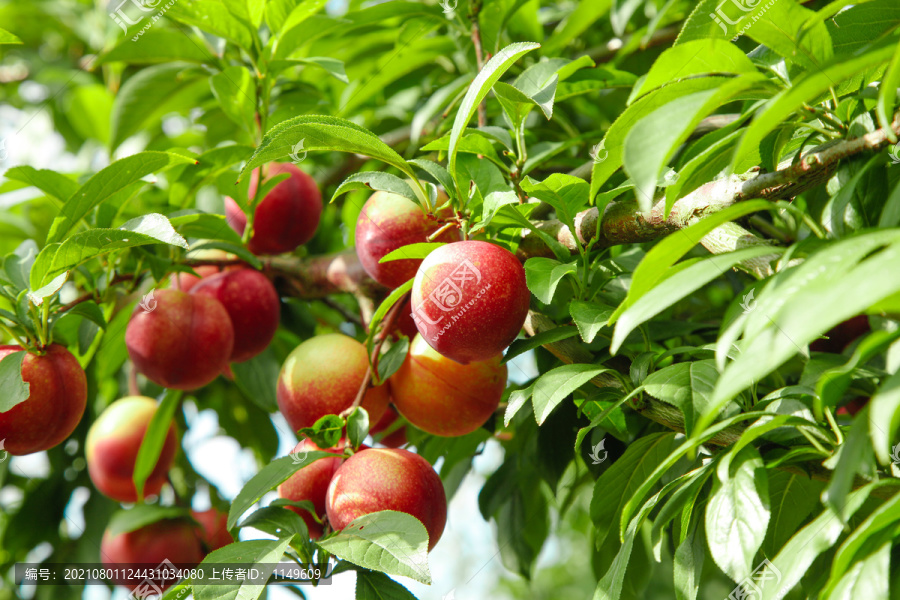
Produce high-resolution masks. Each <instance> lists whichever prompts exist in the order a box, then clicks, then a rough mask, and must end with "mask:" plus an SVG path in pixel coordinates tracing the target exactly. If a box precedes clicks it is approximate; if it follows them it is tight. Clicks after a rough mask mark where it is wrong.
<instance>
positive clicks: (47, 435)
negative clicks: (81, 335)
mask: <svg viewBox="0 0 900 600" xmlns="http://www.w3.org/2000/svg"><path fill="white" fill-rule="evenodd" d="M21 351H22V348H21V347H19V346H0V360H2V359H4V358H6V357H7V356H9V355H10V354H13V353H15V352H21ZM21 373H22V380H23V381H25V383H27V384H28V386H29V387H28V398H26V399H25V401H24V402H20V403H19V404H16V405H15V406H13V407H12V408H11V409H9V410H8V411H6V412H0V440H2V441H3V449H4V450H6V451H7V452H9V453H10V454H14V455H20V456H21V455H23V454H31V453H32V452H40V451H41V450H49V449H50V448H53V447H54V446H57V445H59V444H61V443H62V442H64V441H65V440H66V438H68V437H69V436H70V435H71V434H72V432H73V431H75V428H76V427H77V426H78V423H79V422H80V421H81V417H82V416H83V415H84V408H85V405H86V403H87V378H86V377H85V375H84V370H82V368H81V365H80V364H78V360H77V359H76V358H75V357H74V356H73V355H72V353H71V352H69V351H68V350H67V349H66V348H65V347H64V346H60V345H59V344H51V345H50V346H47V347H46V348H44V350H43V353H42V354H34V353H31V352H29V353H27V354H26V355H25V357H24V358H23V359H22V370H21ZM5 393H6V392H5V390H0V395H3V394H5Z"/></svg>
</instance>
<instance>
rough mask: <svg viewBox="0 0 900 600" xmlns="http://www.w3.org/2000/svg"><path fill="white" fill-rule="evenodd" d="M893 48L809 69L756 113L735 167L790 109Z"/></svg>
mask: <svg viewBox="0 0 900 600" xmlns="http://www.w3.org/2000/svg"><path fill="white" fill-rule="evenodd" d="M893 51H894V49H893V47H890V46H889V47H886V48H881V49H878V50H873V51H871V52H868V53H866V54H863V55H862V56H858V57H853V58H850V59H849V60H843V61H840V62H834V63H832V64H830V65H828V66H826V67H824V68H823V69H821V70H819V71H815V72H811V73H809V74H808V75H807V76H806V77H804V78H803V79H801V80H800V81H798V82H797V83H796V84H795V85H794V86H792V87H790V88H788V89H787V90H785V91H784V92H782V93H780V94H778V95H777V96H775V97H774V98H772V100H770V101H769V102H768V103H767V104H766V106H765V107H763V109H762V110H761V111H760V112H759V113H758V114H757V115H756V117H755V118H754V119H753V123H752V124H751V125H750V127H749V128H748V129H747V133H745V134H744V137H743V138H741V142H740V144H739V145H738V147H737V150H735V153H734V158H733V159H732V161H731V166H732V168H734V167H735V166H736V165H737V164H738V163H740V162H741V161H742V160H743V159H744V158H745V157H746V156H748V155H750V154H751V153H753V152H756V151H758V148H759V146H760V144H761V143H762V140H763V138H764V137H765V136H766V135H768V134H769V133H770V132H772V131H773V130H774V129H775V128H776V127H778V126H779V125H780V124H781V123H783V122H784V121H786V120H787V119H788V117H789V116H790V115H791V113H793V112H794V111H796V110H798V109H799V108H800V107H801V106H802V105H803V104H804V103H806V102H810V101H813V100H814V99H815V98H816V97H818V96H819V95H820V94H823V93H825V92H826V91H828V89H829V88H831V87H834V86H835V85H837V84H838V83H840V82H841V81H843V80H845V79H847V78H848V77H851V76H853V75H855V74H856V73H859V72H860V71H864V70H865V69H868V68H870V67H873V66H875V65H878V64H881V63H883V62H886V61H888V60H890V58H891V56H892V55H893Z"/></svg>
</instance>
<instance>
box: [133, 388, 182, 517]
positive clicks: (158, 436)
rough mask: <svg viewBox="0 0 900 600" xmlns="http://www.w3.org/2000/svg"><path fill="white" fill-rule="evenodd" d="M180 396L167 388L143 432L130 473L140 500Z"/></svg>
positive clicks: (154, 466)
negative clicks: (132, 471)
mask: <svg viewBox="0 0 900 600" xmlns="http://www.w3.org/2000/svg"><path fill="white" fill-rule="evenodd" d="M181 396H182V392H180V391H177V390H168V391H167V392H166V395H165V396H164V397H163V399H162V402H160V403H159V406H158V407H157V408H156V412H154V413H153V418H151V419H150V424H149V425H147V430H146V431H145V432H144V439H143V440H142V441H141V447H140V449H139V450H138V454H137V458H136V459H135V461H134V474H133V475H132V480H133V481H134V487H135V489H136V490H137V495H138V499H139V500H140V501H143V499H144V483H146V481H147V478H148V477H150V474H151V473H152V472H153V469H155V468H156V463H157V462H159V455H160V453H161V452H162V449H163V445H165V443H166V437H167V436H168V435H169V426H170V425H171V424H172V420H173V419H174V418H175V411H176V410H177V409H178V405H179V403H180V402H181Z"/></svg>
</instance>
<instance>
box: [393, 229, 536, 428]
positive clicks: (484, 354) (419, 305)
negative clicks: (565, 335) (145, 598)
mask: <svg viewBox="0 0 900 600" xmlns="http://www.w3.org/2000/svg"><path fill="white" fill-rule="evenodd" d="M530 299H531V293H530V292H529V291H528V287H527V286H526V285H525V269H523V268H522V265H521V263H519V261H518V259H516V257H515V256H514V255H513V254H512V253H511V252H509V251H508V250H505V249H504V248H501V247H500V246H496V245H494V244H489V243H487V242H480V241H465V242H456V243H453V244H447V245H446V246H442V247H440V248H438V249H437V250H435V251H433V252H432V253H431V254H429V255H428V257H427V258H426V259H425V260H424V261H422V264H421V265H420V266H419V270H418V272H416V279H415V282H414V283H413V287H412V315H413V319H415V322H416V327H417V328H418V330H419V333H421V334H422V337H424V338H425V341H427V342H428V344H429V345H430V346H431V347H432V348H434V349H435V350H437V351H438V352H440V353H441V354H442V355H444V356H446V357H447V358H451V359H453V360H455V361H456V362H458V363H461V364H468V363H470V362H477V361H483V360H490V359H492V358H494V357H495V356H496V355H497V354H500V353H501V352H503V350H504V349H505V348H506V347H507V346H509V345H510V343H512V341H513V340H514V339H516V336H517V335H518V334H519V331H520V330H521V329H522V325H523V324H524V323H525V317H526V316H527V315H528V303H529V301H530ZM401 412H402V410H401Z"/></svg>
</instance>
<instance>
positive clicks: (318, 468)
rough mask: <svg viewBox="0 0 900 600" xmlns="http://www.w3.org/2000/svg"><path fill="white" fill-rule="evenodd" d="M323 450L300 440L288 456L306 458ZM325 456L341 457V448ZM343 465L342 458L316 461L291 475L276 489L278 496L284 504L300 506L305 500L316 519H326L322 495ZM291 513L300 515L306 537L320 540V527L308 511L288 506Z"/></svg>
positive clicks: (332, 449) (336, 448)
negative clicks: (309, 454)
mask: <svg viewBox="0 0 900 600" xmlns="http://www.w3.org/2000/svg"><path fill="white" fill-rule="evenodd" d="M318 450H322V448H319V447H318V446H316V445H315V444H314V443H313V442H312V441H310V440H306V439H305V440H301V441H300V443H299V444H297V446H296V447H295V448H294V450H293V451H292V452H291V454H292V455H297V454H300V455H305V453H307V452H315V451H318ZM325 452H333V453H335V454H341V452H343V450H342V448H338V447H335V448H327V449H326V450H325ZM342 462H344V459H343V456H336V457H335V458H320V459H319V460H317V461H315V462H313V463H311V464H309V465H306V466H305V467H303V468H302V469H300V470H299V471H297V472H296V473H294V474H293V475H291V476H290V477H289V478H288V480H287V481H285V482H284V483H282V484H281V485H280V486H278V495H279V497H281V498H284V499H285V500H291V501H294V502H299V501H302V500H308V501H310V502H312V503H313V506H314V507H315V508H316V515H318V517H319V519H321V520H324V519H325V494H326V493H327V492H328V484H329V483H331V478H332V477H333V476H334V473H335V471H337V470H338V467H340V466H341V463H342ZM288 508H290V509H291V510H292V511H294V512H295V513H297V514H298V515H300V517H301V518H302V519H303V521H304V522H305V523H306V527H307V528H308V529H309V537H310V538H312V539H314V540H315V539H318V538H320V537H322V533H323V526H322V524H321V523H317V522H316V520H315V519H314V518H313V516H312V515H311V514H309V511H307V510H304V509H302V508H297V507H293V506H289V507H288Z"/></svg>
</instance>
